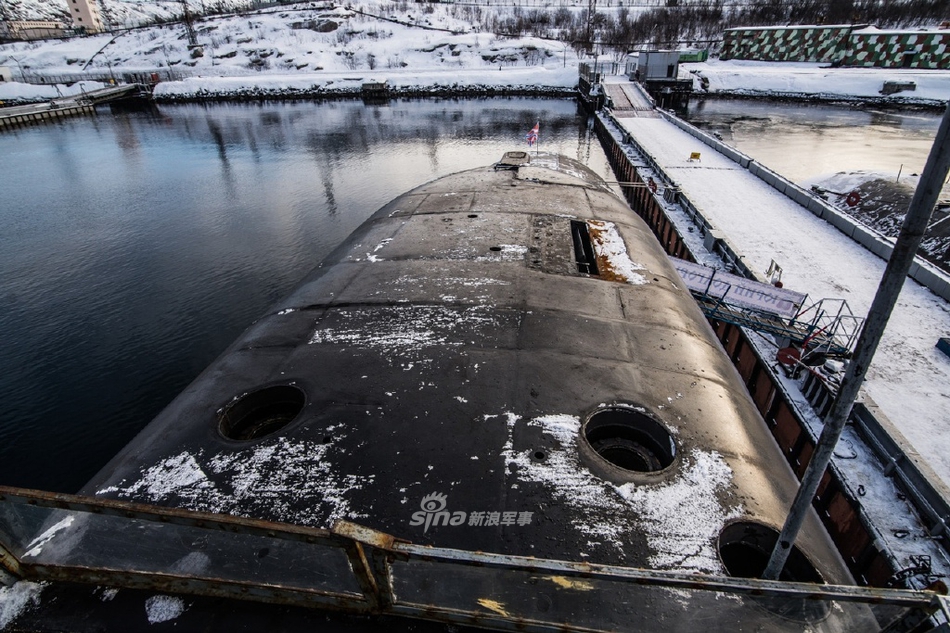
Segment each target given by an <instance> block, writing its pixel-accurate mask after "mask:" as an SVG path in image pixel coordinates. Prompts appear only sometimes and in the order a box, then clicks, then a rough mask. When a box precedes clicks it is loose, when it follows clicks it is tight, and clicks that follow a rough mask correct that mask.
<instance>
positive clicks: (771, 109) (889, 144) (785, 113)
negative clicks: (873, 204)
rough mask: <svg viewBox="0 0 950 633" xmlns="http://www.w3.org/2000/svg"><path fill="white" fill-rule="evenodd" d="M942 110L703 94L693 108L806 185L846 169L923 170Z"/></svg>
mask: <svg viewBox="0 0 950 633" xmlns="http://www.w3.org/2000/svg"><path fill="white" fill-rule="evenodd" d="M940 117H941V114H940V113H936V112H925V111H914V112H897V111H888V112H885V111H879V110H857V109H853V108H847V107H841V106H829V105H818V104H794V103H791V104H790V103H782V104H776V103H772V102H761V101H743V100H736V99H709V100H697V101H695V102H693V103H691V104H690V108H689V112H688V114H687V120H689V121H690V122H691V123H693V124H694V125H696V126H697V127H700V128H702V129H705V130H708V131H710V132H714V133H717V134H719V135H720V136H721V138H722V139H723V140H724V141H725V142H726V143H728V144H730V145H732V146H733V147H735V148H737V149H738V150H739V151H741V152H743V153H745V154H748V155H749V156H751V157H752V158H754V159H755V160H757V161H759V162H761V163H763V164H764V165H766V166H768V167H770V168H772V169H773V170H775V171H777V172H779V173H780V174H782V175H784V176H786V177H788V178H790V179H791V180H793V181H795V182H797V183H799V184H803V185H810V184H811V183H813V182H816V181H819V180H822V179H823V178H825V177H827V176H830V175H833V174H835V173H838V172H842V171H869V172H879V173H882V174H885V175H888V176H895V177H896V175H897V174H898V172H899V171H901V170H902V171H903V173H904V174H907V173H920V171H921V170H922V169H923V166H924V163H925V162H926V161H927V155H928V154H929V153H930V146H931V145H932V144H933V139H934V136H936V133H937V128H938V127H939V125H940Z"/></svg>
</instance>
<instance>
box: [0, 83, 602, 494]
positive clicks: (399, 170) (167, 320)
mask: <svg viewBox="0 0 950 633" xmlns="http://www.w3.org/2000/svg"><path fill="white" fill-rule="evenodd" d="M537 120H540V121H541V135H542V144H541V149H542V150H544V151H556V152H561V153H564V154H567V155H569V156H572V157H576V158H580V159H581V160H584V161H585V162H587V164H588V165H590V166H591V167H592V168H594V170H595V171H597V172H599V173H601V174H602V175H604V176H606V175H607V173H608V167H607V161H606V158H605V157H604V155H603V153H602V151H601V150H600V149H599V146H598V144H597V143H596V142H592V138H593V137H592V133H591V131H590V129H589V128H588V125H587V120H586V117H583V116H580V115H579V113H578V111H577V106H576V104H575V103H574V102H573V101H571V100H543V99H517V98H511V99H481V100H441V101H440V100H412V101H394V102H392V103H390V104H388V105H380V106H364V105H363V104H362V103H360V102H355V101H352V102H351V101H334V102H327V103H313V102H301V103H283V104H280V103H261V104H215V105H181V106H162V107H159V108H154V109H150V110H143V111H121V110H116V111H114V112H113V113H112V114H109V113H108V111H103V112H102V113H101V114H100V116H98V117H96V118H82V119H66V120H63V121H59V122H57V123H55V124H51V125H47V126H42V127H34V128H27V129H20V130H14V131H11V132H10V133H7V134H5V138H4V152H3V153H2V154H0V174H2V175H0V179H2V189H3V191H4V196H5V200H4V205H3V206H2V207H0V221H2V222H3V225H4V248H3V249H2V250H0V262H2V271H3V274H2V275H0V349H2V350H3V351H4V353H3V355H2V356H0V398H2V401H3V404H4V406H3V414H2V417H0V483H3V484H8V485H21V486H31V487H37V488H45V489H52V490H60V491H73V490H76V489H78V487H79V486H81V485H82V484H83V483H85V481H87V480H88V479H89V478H91V476H92V475H93V474H94V472H95V471H96V470H97V469H99V468H100V467H102V466H103V465H104V464H105V462H106V461H107V460H108V459H110V458H111V457H112V456H113V455H115V454H116V453H117V452H118V451H119V449H120V448H121V447H122V446H123V445H125V444H126V443H127V442H128V440H129V439H130V438H131V437H132V436H133V435H134V434H135V433H137V432H138V431H139V430H140V429H141V428H142V427H143V426H144V424H145V423H147V422H148V420H150V419H151V418H152V417H153V416H154V415H155V414H156V413H157V412H158V411H159V410H160V409H161V408H162V407H163V406H164V405H165V404H167V403H168V401H169V400H170V399H171V398H172V397H174V395H175V394H177V393H178V392H180V391H181V390H182V389H183V388H184V387H185V386H186V385H187V383H188V382H189V381H190V380H191V379H193V378H194V377H195V376H196V375H197V374H198V373H199V372H200V371H201V370H202V369H204V367H206V366H207V365H208V363H210V361H211V360H213V358H214V357H215V356H216V355H217V354H219V353H220V352H221V351H222V350H223V349H224V348H225V347H226V346H227V345H228V344H229V343H230V342H231V341H233V340H234V338H236V336H237V335H238V334H239V333H240V332H241V330H243V329H244V328H245V327H246V326H248V325H249V324H250V323H251V322H252V321H253V320H254V319H255V318H257V317H259V316H260V315H261V314H263V313H264V311H265V310H266V309H267V308H268V306H269V305H271V304H272V303H273V302H274V301H276V300H277V299H278V298H280V297H281V296H283V295H284V294H286V293H287V292H288V291H289V290H290V289H291V288H292V287H293V285H294V284H295V283H296V281H297V280H299V279H300V278H301V277H302V276H303V275H304V274H305V273H306V272H307V271H309V270H310V269H311V268H312V267H313V266H314V265H315V264H316V263H317V262H319V261H320V259H322V258H323V257H324V256H325V255H327V254H328V253H329V252H330V250H332V249H333V248H334V247H335V246H336V245H337V244H339V243H340V242H341V241H342V240H343V239H344V238H345V237H346V236H347V235H349V234H350V233H351V232H352V231H353V229H355V228H356V227H357V226H358V225H359V224H360V223H361V222H362V221H363V220H364V219H365V218H367V217H368V216H369V215H370V214H371V213H372V212H373V211H375V210H376V209H377V208H379V207H380V206H382V205H383V204H384V203H386V202H388V201H389V200H390V199H392V198H393V197H395V196H396V195H398V194H400V193H402V192H403V191H406V190H407V189H410V188H412V187H415V186H417V185H420V184H422V183H424V182H426V181H428V180H431V179H433V178H436V177H439V176H442V175H445V174H448V173H451V172H454V171H458V170H461V169H466V168H471V167H475V166H479V165H485V164H489V163H491V162H493V161H495V160H497V159H498V158H499V157H500V156H501V154H502V153H503V152H504V151H507V150H510V149H521V148H524V147H525V145H524V141H523V137H524V134H525V133H526V132H527V131H528V130H529V129H530V128H531V127H532V126H533V125H534V123H535V121H537ZM38 174H41V175H42V180H41V181H40V182H39V184H40V186H37V185H38V182H37V181H38V179H37V175H38Z"/></svg>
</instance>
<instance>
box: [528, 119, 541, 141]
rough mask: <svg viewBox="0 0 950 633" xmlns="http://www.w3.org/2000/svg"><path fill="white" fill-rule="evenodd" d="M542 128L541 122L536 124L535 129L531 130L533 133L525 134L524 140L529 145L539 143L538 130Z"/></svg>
mask: <svg viewBox="0 0 950 633" xmlns="http://www.w3.org/2000/svg"><path fill="white" fill-rule="evenodd" d="M540 128H541V122H540V121H538V122H537V123H535V124H534V127H533V128H531V131H530V132H528V133H527V134H525V136H524V138H525V140H526V141H528V145H529V146H530V145H534V144H535V143H537V142H538V130H539V129H540Z"/></svg>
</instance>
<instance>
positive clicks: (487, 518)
mask: <svg viewBox="0 0 950 633" xmlns="http://www.w3.org/2000/svg"><path fill="white" fill-rule="evenodd" d="M419 505H420V506H422V509H421V510H418V511H416V512H413V513H412V519H411V520H410V521H409V525H422V526H424V527H423V528H422V531H423V532H428V531H429V528H430V527H431V526H435V525H468V526H472V527H492V526H495V525H497V526H509V525H511V526H519V527H523V526H526V525H531V522H532V519H533V517H534V512H491V511H487V512H462V511H456V512H449V511H448V510H446V509H445V507H446V506H447V505H448V498H447V497H446V496H445V495H443V494H439V493H438V492H433V493H430V494H427V495H426V496H424V497H423V498H422V501H421V502H420V503H419Z"/></svg>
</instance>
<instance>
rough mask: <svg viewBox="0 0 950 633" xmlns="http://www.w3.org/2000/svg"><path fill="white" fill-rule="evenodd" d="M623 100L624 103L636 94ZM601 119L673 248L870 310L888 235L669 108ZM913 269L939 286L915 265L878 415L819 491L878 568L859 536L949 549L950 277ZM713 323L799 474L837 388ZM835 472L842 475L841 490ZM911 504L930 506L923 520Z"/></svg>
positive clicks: (869, 396) (882, 361)
mask: <svg viewBox="0 0 950 633" xmlns="http://www.w3.org/2000/svg"><path fill="white" fill-rule="evenodd" d="M610 79H613V80H615V81H619V78H610ZM606 88H607V89H606V92H607V94H608V95H620V94H624V95H626V96H628V97H629V95H630V94H633V93H635V92H636V90H637V88H636V87H635V86H633V85H632V84H629V83H626V82H622V83H620V84H619V85H618V84H617V83H614V84H612V85H611V84H608V85H607V86H606ZM613 100H614V101H615V102H616V101H618V100H617V99H616V98H615V99H613ZM619 101H620V103H623V104H624V105H626V103H628V102H633V101H635V99H630V98H628V99H621V100H619ZM598 126H599V127H600V131H601V136H602V138H605V137H610V138H611V139H612V140H609V141H608V144H611V143H612V144H614V145H615V147H614V148H613V156H612V157H611V158H612V162H613V163H614V169H615V171H616V172H617V175H618V180H620V181H621V182H629V181H631V180H632V181H635V182H636V181H642V183H643V184H645V185H647V186H645V187H644V186H640V187H630V188H629V189H628V191H627V192H626V193H627V199H628V200H629V201H630V202H631V205H632V206H633V208H634V209H635V210H636V211H637V212H638V213H640V214H641V215H645V216H646V215H653V216H657V215H660V214H659V213H657V211H661V212H662V216H663V217H662V218H657V217H654V218H653V221H652V222H651V225H652V226H654V229H655V231H656V232H657V234H658V235H659V237H660V239H661V242H663V243H664V246H665V247H666V248H667V252H668V253H670V254H671V255H675V256H683V257H688V258H690V259H695V260H696V261H698V262H699V263H706V264H709V265H712V266H716V267H720V268H723V267H728V268H732V269H734V270H735V271H736V272H738V273H739V274H743V275H746V276H750V277H753V278H758V279H760V280H761V279H765V280H767V278H765V273H766V271H767V269H769V267H770V265H771V264H772V263H773V262H774V263H777V264H778V265H779V266H780V267H781V268H782V270H783V276H782V281H783V283H784V285H785V287H787V288H790V289H793V290H796V291H799V292H802V293H807V294H808V295H809V298H810V299H811V300H819V299H823V298H836V299H845V300H847V302H848V304H849V306H850V307H851V309H852V310H853V311H854V314H855V315H857V316H863V315H865V314H866V313H867V310H868V308H869V306H870V304H871V301H872V299H873V297H874V294H875V292H876V290H877V286H878V284H879V282H880V279H881V276H882V274H883V270H884V267H885V263H886V262H885V259H883V258H884V257H886V256H887V255H888V253H889V247H890V244H889V243H888V242H887V240H885V239H884V238H882V237H880V236H878V235H877V234H875V233H873V232H872V231H870V230H869V229H866V228H865V227H861V226H854V225H853V222H852V223H850V224H849V223H848V219H847V218H844V217H840V216H835V215H834V214H833V213H831V212H830V210H829V209H827V208H826V207H827V205H824V206H822V205H818V204H817V203H816V204H811V207H812V208H809V203H810V200H812V199H813V198H811V196H810V194H808V192H805V191H803V190H801V188H799V187H797V186H795V185H793V184H792V183H789V182H788V181H787V180H785V179H783V178H782V177H781V176H779V175H778V174H775V173H774V172H771V171H769V170H767V169H765V168H763V167H762V166H760V165H758V164H757V163H755V161H753V160H752V159H750V158H749V157H747V156H744V155H742V154H740V153H739V152H736V151H735V150H732V149H731V148H728V147H724V146H723V145H722V144H721V143H720V142H719V141H717V140H716V139H715V138H713V137H711V136H708V135H705V133H703V132H701V131H699V130H697V129H695V128H691V126H689V125H688V124H686V123H684V122H682V121H679V120H678V119H675V118H674V117H672V116H671V115H668V114H667V113H663V112H660V111H657V110H652V111H645V110H643V109H642V108H627V107H621V108H619V109H617V110H616V111H614V112H611V113H602V114H601V116H600V117H599V122H598ZM720 149H722V151H719V150H720ZM610 153H611V148H609V147H608V154H610ZM802 195H804V196H805V197H802ZM816 209H818V211H817V212H816ZM822 211H826V212H824V213H823V212H822ZM648 221H650V219H649V218H648ZM722 255H725V256H726V258H725V259H726V262H725V263H724V262H723V259H722V257H721V256H722ZM914 272H915V275H916V276H917V278H919V279H921V280H922V281H923V282H924V283H926V284H927V285H928V286H930V288H928V287H926V286H925V285H923V284H922V283H920V282H918V281H915V280H914V279H908V281H907V283H906V284H905V287H904V289H903V291H902V293H901V297H900V301H899V303H898V305H897V307H896V308H895V310H894V313H893V316H892V317H891V320H890V324H889V326H888V330H887V332H886V334H885V337H884V339H883V341H882V343H881V345H880V347H879V349H878V352H877V356H876V358H875V361H874V363H873V364H872V366H871V368H870V371H869V372H868V379H867V382H866V383H865V388H864V393H863V398H862V399H863V402H862V403H861V404H859V405H858V407H856V411H858V412H860V416H859V417H861V419H862V420H872V424H873V429H872V430H871V431H870V432H869V431H867V430H866V429H863V428H861V427H862V425H863V424H864V423H863V422H860V421H859V422H858V424H857V426H858V428H851V429H849V431H848V434H846V436H845V439H844V440H843V443H842V446H841V447H839V449H838V453H837V454H836V460H835V464H834V465H833V470H834V473H833V474H834V475H835V477H833V479H835V480H836V481H833V482H831V483H829V484H828V487H826V488H825V489H824V490H823V491H820V492H819V494H820V496H821V497H822V499H820V500H819V501H818V502H817V503H816V505H817V506H818V507H819V510H821V511H822V512H824V513H825V514H826V518H828V522H829V523H830V525H829V530H830V531H831V532H834V531H835V530H836V529H840V530H844V529H845V528H844V526H845V525H846V524H848V523H849V519H848V517H851V515H852V514H853V515H854V516H853V517H852V518H854V519H857V518H859V517H860V519H861V522H862V523H863V524H864V525H865V527H866V528H867V534H866V535H864V536H858V535H855V534H851V535H849V534H845V533H842V534H840V535H838V536H840V538H836V540H838V541H839V547H841V544H842V543H846V542H848V541H852V545H851V546H850V550H847V549H842V553H843V554H845V556H846V558H848V557H850V558H851V560H850V561H849V564H851V565H852V569H853V570H854V571H856V572H857V573H859V574H861V575H865V574H871V575H873V570H872V569H871V568H872V567H873V566H874V565H873V564H871V563H870V562H869V561H868V560H865V561H864V562H863V563H862V562H861V560H860V559H861V558H862V557H865V559H866V558H867V556H868V553H867V552H862V551H861V550H862V548H863V546H864V545H868V546H870V544H871V542H874V541H876V542H877V543H878V544H880V545H883V549H885V550H887V551H888V552H889V556H888V557H889V558H890V564H891V565H892V566H893V567H894V568H895V569H901V568H903V567H906V566H908V565H909V557H910V556H911V555H912V554H914V553H915V552H916V553H923V552H925V551H926V552H928V553H932V554H933V555H934V558H933V560H934V561H935V563H934V565H935V567H937V566H938V563H937V562H936V561H938V560H939V559H941V558H943V559H944V561H945V560H946V552H945V551H941V550H940V548H939V547H934V544H935V543H936V542H938V541H939V538H938V537H940V535H941V534H942V533H943V531H944V530H945V528H946V523H947V521H948V520H950V519H948V517H947V513H946V509H947V508H948V507H950V506H948V500H950V488H948V486H947V483H948V482H950V435H947V434H944V433H943V432H942V430H943V426H944V424H945V423H946V421H947V420H948V417H950V416H948V412H950V390H948V385H950V359H948V358H947V357H946V356H945V355H944V354H943V353H942V352H940V351H939V350H938V349H937V348H936V344H937V342H938V340H939V339H940V338H941V337H942V336H946V335H947V333H948V332H950V304H948V302H947V299H946V298H944V297H946V296H947V289H948V288H950V279H948V278H947V276H946V275H945V274H943V273H940V272H939V271H937V270H936V269H935V268H933V267H931V266H929V265H927V264H926V263H923V262H919V263H918V264H917V265H916V266H915V271H914ZM931 288H932V290H931ZM940 295H943V296H940ZM714 325H715V323H714ZM717 333H718V334H719V335H720V338H721V340H723V343H724V346H725V347H726V351H727V352H728V353H729V354H730V356H732V358H733V360H734V361H735V363H736V365H737V368H738V369H739V371H740V373H741V374H743V378H744V379H745V380H746V382H747V386H748V387H749V389H750V393H751V395H752V397H753V399H754V400H756V403H757V404H758V405H759V406H760V410H761V411H762V413H763V416H764V417H765V418H766V421H767V422H768V424H769V425H770V426H771V427H772V429H773V434H774V435H775V436H776V439H777V440H778V441H779V443H780V444H782V445H783V449H784V450H785V453H786V456H787V458H788V459H789V463H790V465H791V466H792V467H793V469H795V470H796V471H797V472H798V473H799V475H801V473H802V472H803V471H804V467H805V465H806V464H807V462H808V459H809V458H810V455H811V451H812V449H813V445H814V444H813V443H814V438H815V437H817V434H818V432H820V429H821V424H822V421H821V415H822V407H821V406H818V407H813V405H812V402H819V401H821V400H822V399H824V401H827V394H825V396H822V395H820V394H819V393H818V390H811V391H809V396H811V402H809V398H806V397H805V395H803V391H807V390H804V389H803V386H804V385H802V384H800V382H799V381H798V380H792V379H790V378H788V377H786V376H785V375H784V374H782V373H781V372H776V371H774V369H773V371H772V372H771V374H772V376H771V378H770V379H769V380H768V381H764V379H763V378H762V377H761V376H760V375H759V374H760V373H761V371H762V370H764V369H765V367H760V366H765V365H771V366H775V365H777V363H776V361H775V358H776V353H777V351H778V347H777V346H776V344H775V342H774V340H773V339H772V338H771V337H766V336H763V335H759V334H756V333H754V332H750V331H745V332H740V331H739V329H738V328H736V327H734V326H731V325H729V324H721V327H717ZM740 338H741V339H742V340H741V341H740V340H738V339H740ZM753 352H754V353H753ZM753 356H754V357H757V359H758V360H754V359H753ZM833 378H834V377H833V376H832V380H833ZM766 382H767V383H768V386H765V385H766ZM809 386H811V385H809ZM773 392H778V393H779V394H780V395H781V396H783V397H784V399H785V400H786V402H787V403H788V407H789V410H785V409H784V408H781V407H778V406H777V405H776V404H775V400H776V397H775V393H773ZM812 392H814V393H812ZM784 406H785V405H782V407H784ZM779 409H781V410H779ZM856 417H858V416H856ZM793 418H794V419H793ZM861 431H863V432H861ZM869 436H873V437H878V438H884V441H885V443H888V444H889V445H890V446H892V447H899V448H900V455H899V457H897V458H896V459H895V457H894V455H893V451H888V456H887V457H885V458H882V456H881V451H880V450H878V451H877V452H875V451H874V450H871V449H870V448H869V447H868V446H867V445H868V444H869V443H870V444H879V443H880V442H878V441H877V440H873V439H872V440H871V441H870V442H869V441H868V437H869ZM878 448H879V447H878ZM884 460H887V461H888V462H889V463H883V461H884ZM895 480H896V483H899V484H900V485H899V487H895ZM832 483H833V484H835V485H836V486H839V487H840V489H835V490H831V485H832ZM908 488H914V489H915V490H913V493H912V494H909V495H906V496H907V497H908V498H909V499H911V501H912V502H914V506H913V509H911V508H910V507H909V506H907V505H906V504H905V503H904V500H903V499H902V498H901V497H903V496H905V492H904V491H906V490H907V489H908ZM839 493H840V495H841V496H842V497H847V498H848V499H849V500H850V501H849V502H848V503H849V504H850V506H851V510H849V511H847V512H844V511H842V510H841V509H840V508H839V509H838V510H837V512H838V513H839V515H840V516H839V517H838V518H835V516H834V515H835V512H836V510H835V507H834V506H835V500H834V498H833V497H835V496H836V495H838V494H839ZM918 493H919V494H918ZM914 497H916V498H914ZM895 504H896V505H895ZM934 506H937V507H934ZM913 514H918V515H920V517H921V522H920V523H917V522H916V519H912V518H911V517H912V515H913ZM854 523H857V521H856V520H855V521H854ZM912 523H913V524H914V525H916V526H917V527H912V526H911V524H912ZM832 536H833V537H835V536H836V535H835V534H832ZM944 538H946V537H945V536H944ZM868 539H870V541H868ZM941 562H942V564H944V565H945V564H946V563H945V562H943V561H941ZM867 580H869V581H872V580H873V579H871V578H867Z"/></svg>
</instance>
